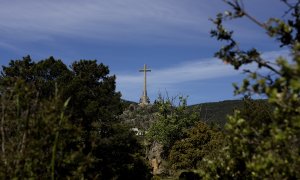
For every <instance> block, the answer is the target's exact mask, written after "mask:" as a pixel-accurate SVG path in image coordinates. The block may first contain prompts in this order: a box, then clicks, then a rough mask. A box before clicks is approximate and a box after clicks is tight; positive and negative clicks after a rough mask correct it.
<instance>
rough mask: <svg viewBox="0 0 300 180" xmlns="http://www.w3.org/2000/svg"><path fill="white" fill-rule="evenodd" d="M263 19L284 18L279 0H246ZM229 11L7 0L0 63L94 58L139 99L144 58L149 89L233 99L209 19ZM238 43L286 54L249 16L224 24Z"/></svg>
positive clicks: (128, 1) (205, 1)
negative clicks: (26, 58)
mask: <svg viewBox="0 0 300 180" xmlns="http://www.w3.org/2000/svg"><path fill="white" fill-rule="evenodd" d="M245 1H246V2H245V6H246V8H247V9H248V11H249V12H250V13H253V14H255V16H256V17H257V18H258V19H259V20H260V21H262V22H264V21H266V20H267V19H268V18H269V17H271V16H272V17H273V16H274V17H282V15H283V10H285V9H284V8H285V7H284V6H283V5H282V3H280V1H279V0H251V1H247V0H245ZM227 9H229V8H228V6H226V5H225V4H224V3H223V2H222V1H221V0H184V1H183V0H109V1H107V0H84V1H82V0H64V1H61V0H51V1H47V0H26V1H24V0H10V1H5V0H1V1H0V64H1V65H7V64H8V62H9V60H11V59H21V58H22V57H23V56H25V55H30V56H31V57H32V59H34V60H41V59H45V58H47V57H49V56H54V57H55V58H57V59H62V60H63V61H64V62H65V63H66V64H71V63H72V62H73V61H75V60H80V59H97V60H98V61H99V62H103V63H104V64H106V65H108V66H109V67H110V70H111V74H116V76H117V90H118V91H121V93H122V95H123V98H124V99H127V100H132V101H136V102H137V101H139V98H140V96H141V94H142V88H143V74H142V73H139V72H138V70H139V69H140V68H142V67H143V65H144V64H147V65H148V66H149V67H150V68H151V69H152V72H151V73H149V76H148V95H149V97H150V99H151V101H152V102H153V101H154V99H155V98H156V97H157V95H158V93H159V92H161V93H162V94H165V92H168V94H169V96H176V95H185V96H189V98H188V104H195V103H202V102H212V101H222V100H227V99H237V98H238V97H234V96H233V88H232V83H233V82H240V81H241V80H242V79H243V75H242V74H241V72H238V71H234V70H233V68H232V67H230V66H229V65H226V64H224V63H222V62H221V61H220V60H217V59H215V58H213V54H214V52H216V51H217V50H218V48H220V47H221V45H222V44H220V43H219V42H217V41H216V40H215V39H212V38H211V37H210V34H209V32H210V30H211V29H213V28H214V26H213V24H212V22H210V21H209V18H213V17H215V15H216V14H217V13H218V12H224V11H225V10H227ZM226 25H227V27H228V28H231V29H234V30H235V32H236V35H235V37H236V38H237V39H238V40H239V41H240V45H241V46H242V47H250V48H251V47H257V48H259V50H260V51H261V52H262V53H264V55H265V57H266V58H269V59H270V60H272V59H275V57H276V56H278V55H287V54H288V52H287V51H285V50H282V49H279V48H278V46H277V43H276V42H275V41H274V40H271V39H268V38H267V37H266V36H265V34H264V31H262V30H261V29H260V28H259V27H257V26H256V25H254V24H253V23H251V22H250V21H248V20H235V21H232V22H228V23H226Z"/></svg>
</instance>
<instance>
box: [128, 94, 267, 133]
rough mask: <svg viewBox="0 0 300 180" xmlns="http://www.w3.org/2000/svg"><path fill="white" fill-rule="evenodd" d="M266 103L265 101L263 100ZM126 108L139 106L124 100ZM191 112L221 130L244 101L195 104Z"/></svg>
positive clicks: (242, 105) (191, 106) (191, 107)
mask: <svg viewBox="0 0 300 180" xmlns="http://www.w3.org/2000/svg"><path fill="white" fill-rule="evenodd" d="M263 101H265V100H263ZM122 102H123V103H124V104H125V107H128V106H129V105H130V104H135V105H137V104H138V103H136V102H132V101H127V100H122ZM188 107H189V109H190V110H191V111H196V112H199V113H200V118H201V120H202V121H205V122H207V123H209V124H216V125H218V126H220V127H221V128H222V127H224V125H225V124H226V121H227V116H228V115H233V112H234V110H236V109H243V107H244V101H243V100H241V99H240V100H224V101H219V102H206V103H200V104H194V105H190V106H188Z"/></svg>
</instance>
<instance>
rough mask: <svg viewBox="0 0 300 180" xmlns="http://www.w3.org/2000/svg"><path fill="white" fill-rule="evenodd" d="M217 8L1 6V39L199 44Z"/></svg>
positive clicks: (174, 1) (143, 3)
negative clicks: (84, 39)
mask: <svg viewBox="0 0 300 180" xmlns="http://www.w3.org/2000/svg"><path fill="white" fill-rule="evenodd" d="M219 4H221V3H216V2H210V3H209V2H205V3H203V2H198V1H193V0H187V1H180V0H165V1H161V0H151V1H149V0H138V1H137V0H109V1H99V0H87V1H80V0H72V1H70V0H66V1H59V0H52V1H44V0H43V1H34V0H27V1H21V0H16V1H4V2H1V4H0V22H1V23H0V31H1V35H0V38H1V39H10V40H11V39H14V40H18V41H20V40H25V41H41V40H48V41H50V40H51V38H53V37H55V36H59V37H76V38H92V39H98V40H108V41H112V42H120V41H121V42H122V41H126V42H128V41H130V42H135V41H143V42H145V41H147V42H148V43H149V41H152V42H155V41H156V42H160V43H161V42H168V43H174V42H177V43H184V42H189V43H193V42H199V41H200V40H201V34H205V37H207V38H209V36H208V33H209V31H210V29H211V26H212V23H211V22H210V21H209V20H208V19H209V17H214V15H215V14H216V8H215V6H216V5H219ZM219 6H220V5H219ZM243 34H249V33H243ZM247 37H248V36H247Z"/></svg>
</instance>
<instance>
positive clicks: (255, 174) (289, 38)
mask: <svg viewBox="0 0 300 180" xmlns="http://www.w3.org/2000/svg"><path fill="white" fill-rule="evenodd" d="M224 1H225V2H226V3H227V4H228V5H230V6H231V7H232V9H233V11H226V12H225V13H224V14H219V15H218V16H217V18H216V19H215V20H213V22H214V23H215V24H216V26H217V29H216V30H214V31H212V36H214V37H216V38H217V39H218V40H221V41H225V42H227V43H228V44H227V45H225V46H224V47H223V48H221V49H220V51H219V52H217V53H216V56H217V57H219V58H220V59H222V60H223V61H226V62H228V63H230V64H232V65H233V66H234V67H235V68H236V69H239V68H241V67H243V66H244V65H246V64H250V63H255V64H257V66H258V69H265V70H268V71H269V73H267V74H266V73H259V72H258V71H256V72H255V71H251V70H246V71H245V72H246V73H248V75H249V76H248V78H247V79H245V80H244V82H243V84H242V85H241V86H240V87H238V86H237V85H235V88H236V91H235V92H236V93H238V94H245V95H252V94H260V95H264V96H266V97H267V98H268V102H269V103H270V104H271V105H272V107H273V108H274V109H273V110H272V112H270V111H267V110H266V112H267V113H264V112H262V111H261V109H263V108H264V107H263V106H259V107H255V106H251V107H252V108H253V107H255V109H253V110H252V111H250V113H249V112H246V113H240V112H238V111H237V112H236V113H235V114H234V115H233V116H231V117H229V121H228V124H227V125H226V128H225V129H226V131H227V137H228V138H227V139H228V145H227V146H226V147H225V148H224V149H223V150H222V151H221V152H220V156H219V157H217V158H216V159H214V160H208V161H207V163H208V166H209V168H208V169H209V170H207V171H206V172H205V174H204V176H205V177H206V178H208V179H220V178H221V179H241V178H243V179H299V178H300V173H299V168H300V158H299V157H300V156H299V152H300V149H299V147H300V146H299V144H300V140H299V137H300V136H299V135H300V97H299V96H300V56H299V50H300V44H299V42H300V36H299V34H300V28H299V24H300V18H299V17H300V13H299V7H300V1H289V0H282V2H283V5H286V7H287V11H286V12H285V16H286V17H288V18H287V20H286V21H285V20H281V19H275V18H270V19H269V21H268V22H267V23H261V22H259V21H258V20H257V19H255V18H254V17H253V16H252V15H250V14H249V13H248V12H247V11H246V10H245V9H244V7H243V3H242V1H238V0H224ZM242 17H247V18H248V19H250V20H251V21H253V22H254V23H256V24H257V25H259V26H260V27H261V28H263V30H264V31H266V32H267V35H268V36H269V37H271V38H275V39H276V40H277V41H278V42H279V46H280V47H283V46H285V47H287V48H288V49H290V53H291V57H292V59H291V60H287V59H285V58H283V57H279V58H278V59H277V60H276V62H269V61H267V60H265V59H263V57H262V56H261V54H260V53H259V52H258V51H257V50H256V49H250V50H247V51H245V50H241V49H240V47H239V45H238V44H239V43H237V42H236V41H235V40H234V39H233V37H232V35H233V31H227V30H226V29H225V27H224V26H223V21H224V20H226V19H236V18H242ZM248 111H249V109H248ZM264 111H265V110H264ZM258 114H259V115H258Z"/></svg>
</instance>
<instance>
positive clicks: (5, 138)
mask: <svg viewBox="0 0 300 180" xmlns="http://www.w3.org/2000/svg"><path fill="white" fill-rule="evenodd" d="M108 74H109V69H108V67H107V66H105V65H103V64H102V63H101V64H97V62H96V60H93V61H91V60H80V61H77V62H74V63H73V64H72V65H71V66H70V69H69V68H67V67H66V65H64V64H63V63H62V61H61V60H55V59H54V58H53V57H50V58H48V59H45V60H42V61H39V62H33V61H31V58H30V57H29V56H27V57H24V58H23V59H22V60H12V61H11V62H10V63H9V66H7V67H3V71H2V72H1V76H0V85H1V86H0V87H1V89H0V95H1V108H2V111H1V113H2V114H1V117H2V119H1V143H2V144H1V161H0V169H1V170H0V172H1V173H2V174H1V176H3V177H7V178H13V177H16V178H18V177H28V178H34V177H36V178H38V179H49V178H50V175H52V178H67V177H78V178H80V177H82V178H87V179H93V178H102V177H103V178H104V177H105V178H106V179H112V178H121V177H125V176H128V175H130V176H132V177H137V178H139V177H142V176H144V177H147V174H148V172H147V170H148V169H147V166H146V165H145V164H144V163H143V159H142V158H141V153H140V150H141V147H140V146H139V144H138V143H137V140H136V138H135V136H134V134H133V133H131V132H130V130H129V128H127V127H125V126H123V125H122V126H121V125H120V123H119V120H118V118H117V116H118V115H119V114H121V112H122V105H121V100H120V96H121V94H120V93H119V92H116V91H115V76H109V75H108ZM64 104H65V105H64ZM14 150H15V151H16V153H14ZM117 154H119V155H117ZM15 155H17V156H15ZM120 157H122V158H123V157H124V160H122V161H120ZM125 167H126V168H125ZM108 169H109V170H108ZM122 170H126V172H124V171H122ZM127 170H128V171H127ZM133 172H134V173H133ZM139 173H140V174H139Z"/></svg>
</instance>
